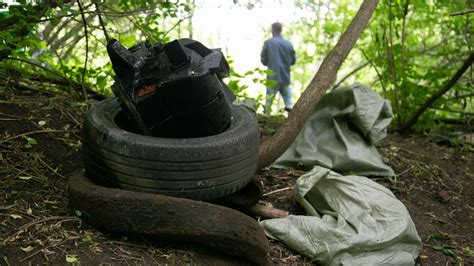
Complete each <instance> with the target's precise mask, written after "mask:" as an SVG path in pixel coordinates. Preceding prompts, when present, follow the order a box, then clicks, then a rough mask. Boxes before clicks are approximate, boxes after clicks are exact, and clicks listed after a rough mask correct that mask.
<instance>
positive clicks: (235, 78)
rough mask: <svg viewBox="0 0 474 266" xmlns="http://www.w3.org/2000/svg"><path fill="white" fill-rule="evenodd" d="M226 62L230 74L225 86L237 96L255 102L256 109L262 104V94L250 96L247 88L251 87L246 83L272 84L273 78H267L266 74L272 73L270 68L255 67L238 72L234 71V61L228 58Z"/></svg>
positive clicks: (273, 82)
mask: <svg viewBox="0 0 474 266" xmlns="http://www.w3.org/2000/svg"><path fill="white" fill-rule="evenodd" d="M228 62H229V66H230V75H229V78H228V79H227V86H228V87H229V88H230V90H231V91H232V92H233V93H234V94H235V96H236V97H237V98H240V99H247V100H251V101H252V102H254V103H255V108H256V109H258V108H259V107H260V106H262V103H263V95H259V96H258V97H257V98H255V97H252V96H250V95H249V93H248V90H249V89H251V88H249V85H248V84H251V85H254V86H255V85H257V84H261V85H264V86H265V87H271V86H274V85H275V84H276V82H275V81H274V80H269V79H267V75H271V74H272V73H271V70H265V69H261V68H259V67H256V68H254V69H250V70H248V71H246V72H245V73H244V74H240V73H238V72H237V71H235V68H234V67H233V62H234V61H233V60H232V59H230V58H228Z"/></svg>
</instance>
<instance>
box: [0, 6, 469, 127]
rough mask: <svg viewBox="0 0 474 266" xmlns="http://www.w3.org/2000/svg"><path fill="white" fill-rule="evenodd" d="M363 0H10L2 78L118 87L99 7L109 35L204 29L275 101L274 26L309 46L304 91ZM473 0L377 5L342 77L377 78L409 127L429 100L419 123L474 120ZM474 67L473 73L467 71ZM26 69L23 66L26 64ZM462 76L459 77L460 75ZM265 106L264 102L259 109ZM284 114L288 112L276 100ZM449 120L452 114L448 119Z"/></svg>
mask: <svg viewBox="0 0 474 266" xmlns="http://www.w3.org/2000/svg"><path fill="white" fill-rule="evenodd" d="M361 2H362V1H349V0H346V1H338V2H337V3H336V2H334V1H328V0H299V1H283V0H280V1H277V0H275V1H263V0H260V1H247V0H234V1H230V0H229V1H212V0H210V1H208V0H185V1H184V0H183V1H156V2H153V1H134V0H120V1H82V2H80V3H81V5H78V3H79V2H78V1H44V2H42V3H39V4H36V3H32V2H31V1H18V2H16V3H13V2H8V1H7V2H3V3H1V8H2V10H1V11H0V12H1V13H0V16H1V17H2V20H1V21H2V23H1V25H0V29H1V31H0V35H1V36H0V40H1V41H0V58H1V61H0V68H1V71H0V76H1V78H2V79H3V80H8V82H12V83H18V84H19V85H22V86H26V87H32V84H31V83H38V84H35V86H33V87H36V88H41V89H45V90H56V91H64V92H66V93H69V94H77V96H78V100H82V99H87V93H84V92H88V93H89V94H92V95H105V96H109V95H112V92H111V89H110V87H111V85H112V83H113V74H114V73H113V70H112V68H111V65H110V63H109V60H108V56H107V53H106V49H105V36H104V31H103V29H102V28H101V25H100V21H99V17H98V16H97V14H98V13H100V14H101V15H102V18H103V24H104V26H105V28H106V30H107V31H108V33H109V35H110V36H112V37H114V38H117V39H119V41H120V42H121V43H122V44H123V45H124V46H126V47H130V46H132V45H133V44H136V43H138V42H142V41H145V40H146V41H149V42H150V43H154V42H157V41H161V42H167V41H170V40H173V39H176V38H188V37H189V38H195V39H197V40H199V41H201V42H203V43H204V44H205V45H207V46H209V47H212V48H217V47H220V48H222V49H223V52H224V54H225V55H226V56H227V59H228V60H229V62H230V63H231V67H232V74H231V76H230V77H229V78H228V79H227V80H226V82H227V83H228V85H229V87H230V88H231V89H232V90H233V91H234V92H235V93H236V94H237V95H238V96H239V97H240V98H250V99H253V100H255V101H256V103H257V107H259V106H260V105H261V104H262V103H263V97H264V96H263V95H264V92H265V85H268V81H267V80H266V70H265V68H264V67H263V65H261V64H260V63H259V52H260V49H261V46H262V44H263V41H264V40H265V39H266V38H268V37H269V36H270V33H269V25H270V24H271V23H272V22H274V21H281V22H283V23H284V25H285V28H284V36H285V37H287V38H288V39H289V40H290V41H292V43H293V45H294V46H295V50H296V51H297V58H298V60H297V63H296V65H295V66H294V67H293V68H292V73H293V81H292V87H293V88H294V93H293V94H294V95H293V97H294V98H295V100H296V99H297V98H298V97H299V95H300V94H301V92H302V91H304V90H305V88H306V86H307V84H308V83H309V81H310V80H311V78H312V77H313V75H314V74H315V73H316V71H317V69H318V67H319V64H320V63H321V61H322V59H323V58H324V57H325V55H327V54H328V53H329V51H330V50H331V49H332V47H333V46H334V45H335V43H336V42H337V40H338V39H339V37H340V35H341V34H342V32H343V31H344V29H345V28H346V27H347V26H348V24H349V22H350V20H351V19H352V18H353V17H354V15H355V13H356V11H357V9H358V7H359V5H360V3H361ZM473 5H474V3H473V1H471V0H462V1H436V0H387V1H382V2H381V3H380V4H379V5H378V7H377V10H376V12H375V13H374V15H373V17H372V20H371V23H370V25H369V27H368V28H367V29H366V30H365V31H364V32H363V34H362V36H361V37H360V39H359V40H358V41H357V44H356V47H355V49H353V50H352V51H351V53H350V54H349V56H348V58H347V59H346V60H345V62H344V64H343V65H342V67H341V69H340V70H339V72H338V75H337V78H336V80H334V81H333V86H332V89H335V88H337V87H340V86H343V85H349V84H351V83H353V82H356V81H357V82H361V83H364V84H368V85H370V86H371V87H372V88H374V89H375V90H376V91H378V92H379V93H380V94H381V95H382V96H384V97H385V98H387V99H389V100H390V101H391V103H392V107H393V110H394V113H395V120H394V121H395V122H394V123H392V128H393V129H399V130H400V129H404V128H405V129H406V128H407V125H408V124H409V123H410V121H411V120H413V116H414V114H415V113H416V112H417V111H419V108H420V106H421V105H423V104H424V103H426V102H427V101H429V100H430V97H431V98H433V96H436V94H438V97H435V99H432V101H431V103H429V108H428V109H427V110H426V111H424V112H423V113H422V115H421V117H420V118H419V119H417V121H416V122H417V123H416V125H415V129H416V130H417V131H422V130H430V129H433V128H434V127H436V125H439V123H436V124H435V122H439V121H449V119H455V120H460V121H464V122H469V121H470V120H471V118H472V114H473V106H472V98H473V96H474V93H473V90H472V85H473V70H472V68H470V69H469V67H467V68H465V69H464V71H463V73H461V75H459V77H457V78H456V80H454V82H450V81H452V80H453V77H454V76H456V74H458V72H459V70H460V69H461V68H462V66H463V63H464V65H466V63H468V65H467V66H469V65H470V64H472V49H473V47H472V45H473V42H472V34H473V32H474V30H473V21H472V14H471V12H472V9H473ZM469 62H470V63H469ZM465 71H467V73H465V74H464V72H465ZM20 73H21V74H20ZM451 83H452V84H451ZM259 110H261V108H260V109H259ZM274 112H277V113H278V112H279V108H278V107H276V108H275V109H274ZM446 119H447V120H446Z"/></svg>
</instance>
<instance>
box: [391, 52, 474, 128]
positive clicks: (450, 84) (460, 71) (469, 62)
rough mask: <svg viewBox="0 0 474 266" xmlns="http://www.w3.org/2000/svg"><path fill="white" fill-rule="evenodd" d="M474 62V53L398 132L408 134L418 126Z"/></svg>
mask: <svg viewBox="0 0 474 266" xmlns="http://www.w3.org/2000/svg"><path fill="white" fill-rule="evenodd" d="M473 61H474V53H471V54H469V56H468V57H467V59H466V60H465V61H464V63H463V65H462V66H461V68H459V69H458V71H456V73H455V74H454V76H453V77H452V78H451V79H450V80H449V81H448V83H446V84H445V85H444V86H443V87H442V88H441V89H439V90H438V91H437V92H435V93H434V94H433V95H431V97H430V98H429V99H427V100H426V102H425V103H424V104H423V105H422V106H420V108H418V110H417V111H416V112H415V114H413V116H412V117H411V119H410V120H409V121H408V122H407V123H406V124H405V125H403V126H401V127H400V128H399V129H398V130H397V131H398V132H400V133H405V132H407V131H408V130H409V129H410V128H411V127H412V126H413V125H414V124H416V121H418V118H420V116H421V115H422V114H423V113H424V112H425V111H426V109H428V108H429V107H430V106H431V105H433V103H434V102H435V101H436V100H437V99H438V98H440V97H441V96H443V94H445V93H446V92H447V91H448V90H449V89H451V88H452V87H453V86H454V84H456V82H457V81H458V80H459V78H461V76H462V75H463V74H464V72H466V70H467V69H468V68H469V67H470V66H471V65H472V62H473Z"/></svg>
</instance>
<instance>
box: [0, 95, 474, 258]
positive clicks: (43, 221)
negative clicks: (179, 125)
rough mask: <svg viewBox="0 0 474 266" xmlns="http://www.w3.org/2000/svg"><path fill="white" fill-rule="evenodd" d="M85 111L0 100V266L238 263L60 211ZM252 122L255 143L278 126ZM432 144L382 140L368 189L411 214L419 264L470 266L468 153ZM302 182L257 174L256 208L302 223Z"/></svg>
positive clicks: (39, 101)
mask: <svg viewBox="0 0 474 266" xmlns="http://www.w3.org/2000/svg"><path fill="white" fill-rule="evenodd" d="M86 108H87V106H85V105H82V104H79V103H77V102H76V101H74V100H73V99H71V98H70V97H68V96H60V95H57V94H55V95H47V94H42V93H39V92H36V91H14V92H2V94H0V134H1V135H0V265H2V266H3V265H29V264H43V263H47V264H54V265H58V264H59V265H63V264H68V263H82V264H84V265H90V264H92V265H97V264H109V265H128V264H142V265H152V264H165V263H168V264H184V263H193V264H205V265H207V264H230V265H233V264H236V265H237V264H243V263H246V262H245V261H243V260H241V259H240V258H235V257H228V256H225V255H222V254H218V253H216V252H214V251H213V250H207V249H205V248H203V247H200V246H196V245H193V244H189V243H175V242H173V241H172V240H169V241H166V240H161V241H160V242H158V241H156V240H153V239H149V238H144V237H141V236H132V235H118V234H109V233H106V232H101V231H99V230H97V229H95V228H94V227H92V226H91V225H89V224H88V223H86V222H84V221H83V220H82V219H81V217H80V216H81V213H79V212H77V211H76V210H74V209H71V208H69V207H68V199H67V194H66V186H67V180H68V177H69V176H70V175H71V174H72V173H73V172H74V171H75V170H77V169H80V168H81V167H82V162H81V156H80V134H81V120H82V116H83V114H84V112H85V110H86ZM260 121H261V124H262V133H263V135H268V134H271V133H272V132H274V130H275V128H276V127H278V124H279V122H278V120H275V119H269V118H262V119H260ZM434 140H437V139H434ZM434 140H433V139H431V138H430V136H429V135H410V136H399V135H394V134H391V135H389V136H388V137H387V138H386V139H385V140H383V141H382V143H380V145H379V151H380V152H381V153H382V154H383V156H384V157H385V159H386V161H387V163H388V164H389V165H390V166H392V167H393V168H394V170H395V172H396V173H397V174H398V178H397V180H396V181H395V182H391V181H389V180H387V179H386V178H374V179H375V180H376V181H378V182H380V183H382V184H383V185H385V186H387V187H389V188H390V189H391V190H392V191H393V192H394V193H395V194H396V195H397V197H398V198H399V199H400V200H401V201H402V202H403V203H404V204H405V205H406V206H407V208H408V210H409V211H410V214H411V216H412V219H413V220H414V222H415V224H416V226H417V230H418V233H419V235H420V237H421V238H422V239H423V243H424V247H423V250H422V252H421V255H420V257H419V258H418V262H419V264H422V265H446V264H450V263H453V264H465V265H472V264H474V258H473V257H472V256H473V250H474V243H473V239H474V238H473V230H472V227H473V216H474V208H473V206H474V201H473V196H474V192H473V189H472V188H473V185H474V175H473V170H474V169H473V168H474V155H473V152H472V146H468V145H464V144H460V143H456V142H454V143H453V142H448V143H450V144H451V145H450V146H447V145H439V144H436V143H435V142H434ZM452 144H454V146H453V145H452ZM304 173H305V172H303V171H299V170H276V169H265V170H264V171H262V172H261V173H258V175H257V176H256V178H257V179H258V180H259V181H260V182H261V184H262V185H263V190H264V193H270V194H268V195H266V196H264V198H263V200H264V201H265V202H267V203H268V204H271V205H273V206H274V207H276V208H280V209H285V210H288V211H290V213H293V214H303V213H304V212H303V210H302V209H301V207H299V206H298V204H296V203H295V202H294V199H293V197H292V191H291V188H292V185H293V184H294V181H295V180H296V179H297V178H298V177H299V176H301V175H302V174H304ZM267 256H268V258H269V260H270V261H271V262H272V263H274V264H295V263H298V264H311V262H310V260H309V259H308V258H305V257H303V256H301V255H298V254H297V253H295V252H293V251H291V250H289V249H288V248H286V247H284V246H283V245H281V244H279V243H276V242H272V244H271V247H270V251H269V253H268V254H267Z"/></svg>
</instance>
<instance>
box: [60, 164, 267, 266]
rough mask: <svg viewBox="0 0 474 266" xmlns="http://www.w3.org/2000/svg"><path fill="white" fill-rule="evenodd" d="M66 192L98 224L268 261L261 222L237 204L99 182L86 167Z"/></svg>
mask: <svg viewBox="0 0 474 266" xmlns="http://www.w3.org/2000/svg"><path fill="white" fill-rule="evenodd" d="M68 193H69V204H70V206H71V207H72V208H73V209H75V210H80V211H81V213H82V214H83V216H84V218H86V219H87V220H88V221H89V222H90V223H91V224H93V225H95V226H96V227H98V228H100V229H103V230H106V231H110V232H119V233H128V234H139V235H143V236H149V237H153V238H156V239H157V240H167V241H181V242H193V243H198V244H200V245H203V246H206V247H210V248H213V249H216V250H219V251H221V252H223V253H225V254H228V255H232V256H239V257H242V258H245V259H247V260H249V261H251V262H253V263H256V264H267V263H268V261H267V250H268V246H269V242H268V240H267V238H266V237H265V234H264V232H263V229H262V227H261V226H260V224H259V223H258V222H257V221H255V220H254V219H252V218H250V217H248V216H247V215H245V214H243V213H240V212H238V211H236V210H233V209H230V208H226V207H223V206H218V205H214V204H210V203H207V202H201V201H194V200H189V199H184V198H175V197H169V196H164V195H158V194H149V193H141V192H133V191H127V190H122V189H115V188H106V187H102V186H98V185H96V184H94V183H93V182H92V181H90V180H89V179H88V178H87V177H86V176H85V174H84V173H83V171H82V170H79V171H77V172H75V173H74V174H73V176H72V177H71V178H70V179H69V184H68Z"/></svg>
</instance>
